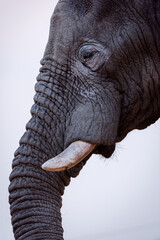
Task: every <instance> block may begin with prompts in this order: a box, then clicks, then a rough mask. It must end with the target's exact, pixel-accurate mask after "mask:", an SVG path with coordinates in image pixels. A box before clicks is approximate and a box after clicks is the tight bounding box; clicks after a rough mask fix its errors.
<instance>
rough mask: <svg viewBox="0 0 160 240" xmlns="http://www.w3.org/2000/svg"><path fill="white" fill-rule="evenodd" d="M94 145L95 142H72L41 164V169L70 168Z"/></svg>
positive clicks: (61, 169)
mask: <svg viewBox="0 0 160 240" xmlns="http://www.w3.org/2000/svg"><path fill="white" fill-rule="evenodd" d="M95 147H96V144H92V143H87V142H84V141H76V142H73V143H71V144H70V145H69V146H68V147H67V148H66V149H65V150H64V151H63V152H62V153H60V154H59V155H58V156H56V157H54V158H52V159H50V160H48V161H47V162H45V163H44V164H43V165H42V169H44V170H47V171H63V170H67V169H70V168H72V167H74V166H75V165H77V164H78V163H79V162H81V161H82V160H83V159H84V158H85V157H87V156H88V155H89V154H90V153H91V152H92V151H93V149H94V148H95Z"/></svg>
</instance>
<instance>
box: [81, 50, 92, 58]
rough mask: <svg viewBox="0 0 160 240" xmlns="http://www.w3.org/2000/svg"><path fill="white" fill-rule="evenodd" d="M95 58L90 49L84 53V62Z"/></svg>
mask: <svg viewBox="0 0 160 240" xmlns="http://www.w3.org/2000/svg"><path fill="white" fill-rule="evenodd" d="M92 56H93V52H92V51H91V50H89V49H85V50H84V51H83V52H82V58H83V59H84V61H86V60H87V59H89V58H91V57H92Z"/></svg>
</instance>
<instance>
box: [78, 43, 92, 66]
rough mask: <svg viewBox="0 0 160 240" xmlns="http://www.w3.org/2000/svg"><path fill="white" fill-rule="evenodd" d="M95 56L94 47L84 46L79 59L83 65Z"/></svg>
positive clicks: (80, 50)
mask: <svg viewBox="0 0 160 240" xmlns="http://www.w3.org/2000/svg"><path fill="white" fill-rule="evenodd" d="M94 54H95V49H94V48H93V47H92V46H82V47H81V48H80V49H79V59H80V61H81V62H82V63H84V64H85V63H86V62H87V61H89V60H91V58H92V57H93V56H94Z"/></svg>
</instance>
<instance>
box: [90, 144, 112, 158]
mask: <svg viewBox="0 0 160 240" xmlns="http://www.w3.org/2000/svg"><path fill="white" fill-rule="evenodd" d="M114 150H115V144H113V145H110V146H106V145H102V144H101V145H99V146H97V148H96V149H95V150H94V151H93V152H92V153H94V154H101V155H102V156H104V157H105V158H110V157H111V155H112V154H113V152H114Z"/></svg>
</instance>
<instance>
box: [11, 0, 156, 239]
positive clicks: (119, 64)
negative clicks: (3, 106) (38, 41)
mask: <svg viewBox="0 0 160 240" xmlns="http://www.w3.org/2000/svg"><path fill="white" fill-rule="evenodd" d="M159 42H160V0H141V1H139V0H132V1H131V0H115V1H114V0H103V1H102V0H74V1H73V0H65V1H63V0H60V1H59V2H58V4H57V6H56V8H55V11H54V13H53V16H52V18H51V27H50V35H49V40H48V43H47V47H46V50H45V53H44V57H43V60H42V61H41V64H42V67H41V69H40V73H39V75H38V77H37V83H36V85H35V91H36V94H35V96H34V101H35V104H34V105H33V106H32V108H31V114H32V117H31V119H30V121H29V122H28V123H27V125H26V132H25V133H24V135H23V136H22V138H21V140H20V146H19V148H18V149H17V151H16V152H15V158H14V160H13V165H12V166H13V170H12V173H11V175H10V181H11V183H10V186H9V192H10V197H9V201H10V205H11V215H12V224H13V230H14V235H15V239H17V240H22V239H27V240H29V239H31V240H34V239H36V240H37V239H57V240H61V239H63V229H62V225H61V215H60V208H61V205H62V203H61V196H62V195H63V193H64V188H65V186H67V185H69V182H70V178H71V177H76V176H77V175H78V174H79V172H80V170H81V169H82V167H83V166H84V164H85V163H86V161H87V160H88V159H89V157H90V156H91V155H92V154H93V153H98V154H102V155H103V156H104V157H106V158H108V157H110V156H111V155H112V153H113V152H114V149H115V144H116V143H117V142H120V141H121V140H122V139H124V137H125V136H126V135H127V133H128V132H130V131H131V130H133V129H144V128H146V127H147V126H149V125H150V124H152V123H154V122H155V121H156V120H157V119H158V118H159V116H160V77H159V76H160V44H159ZM46 170H47V171H46Z"/></svg>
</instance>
